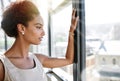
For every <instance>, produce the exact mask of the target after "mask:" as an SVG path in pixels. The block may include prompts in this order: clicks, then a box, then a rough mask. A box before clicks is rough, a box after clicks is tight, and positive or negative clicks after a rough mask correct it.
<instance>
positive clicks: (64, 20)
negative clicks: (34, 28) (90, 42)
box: [52, 4, 73, 81]
mask: <svg viewBox="0 0 120 81" xmlns="http://www.w3.org/2000/svg"><path fill="white" fill-rule="evenodd" d="M71 14H72V4H70V5H69V6H65V7H63V8H62V9H61V10H59V11H58V12H57V13H55V14H53V15H52V48H53V49H52V57H58V58H62V57H65V54H66V49H67V44H68V34H69V28H70V23H71ZM60 69H61V70H62V71H63V72H64V74H62V75H63V77H65V78H66V79H67V80H68V81H73V72H72V65H68V66H65V67H62V68H60ZM61 70H60V71H61ZM66 74H67V75H66ZM65 75H66V76H65ZM68 77H69V78H68Z"/></svg>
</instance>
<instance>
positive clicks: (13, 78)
mask: <svg viewBox="0 0 120 81" xmlns="http://www.w3.org/2000/svg"><path fill="white" fill-rule="evenodd" d="M77 21H78V17H75V9H73V12H72V19H71V26H70V30H69V37H68V38H69V40H68V47H67V51H66V57H65V58H64V59H59V58H49V57H48V56H45V55H42V54H29V47H30V45H31V44H34V45H38V44H40V43H41V40H42V38H43V36H44V35H45V32H44V30H43V27H44V23H43V19H42V17H41V15H40V13H39V11H38V9H37V8H36V6H35V5H34V4H33V3H32V2H30V1H20V2H14V3H12V4H11V5H10V6H9V7H8V8H7V9H6V10H5V11H4V13H3V18H2V22H1V27H2V29H3V30H4V31H5V33H6V34H7V35H8V36H9V37H14V38H15V42H14V44H13V45H12V46H11V48H10V49H9V50H7V51H6V52H5V53H4V54H3V55H1V56H0V81H47V78H46V76H45V73H44V71H43V67H47V68H55V67H62V66H65V65H68V64H71V63H73V58H74V44H73V43H74V30H75V29H76V25H77ZM42 66H43V67H42Z"/></svg>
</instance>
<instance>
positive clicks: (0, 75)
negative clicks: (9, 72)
mask: <svg viewBox="0 0 120 81" xmlns="http://www.w3.org/2000/svg"><path fill="white" fill-rule="evenodd" d="M3 79H4V66H3V63H2V61H1V60H0V81H3Z"/></svg>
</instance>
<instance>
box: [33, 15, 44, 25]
mask: <svg viewBox="0 0 120 81" xmlns="http://www.w3.org/2000/svg"><path fill="white" fill-rule="evenodd" d="M31 22H33V23H34V24H40V25H44V22H43V18H42V17H41V16H40V15H37V16H34V18H33V20H32V21H31Z"/></svg>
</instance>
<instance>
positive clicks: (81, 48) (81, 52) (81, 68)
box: [72, 0, 86, 81]
mask: <svg viewBox="0 0 120 81" xmlns="http://www.w3.org/2000/svg"><path fill="white" fill-rule="evenodd" d="M84 1H85V0H72V4H73V8H76V9H77V15H78V16H79V23H78V27H77V29H76V31H75V37H74V40H75V41H74V47H75V52H74V53H75V58H74V64H73V77H74V81H86V77H85V76H86V74H85V73H86V72H85V67H86V53H85V49H86V45H85V7H84V3H85V2H84Z"/></svg>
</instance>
